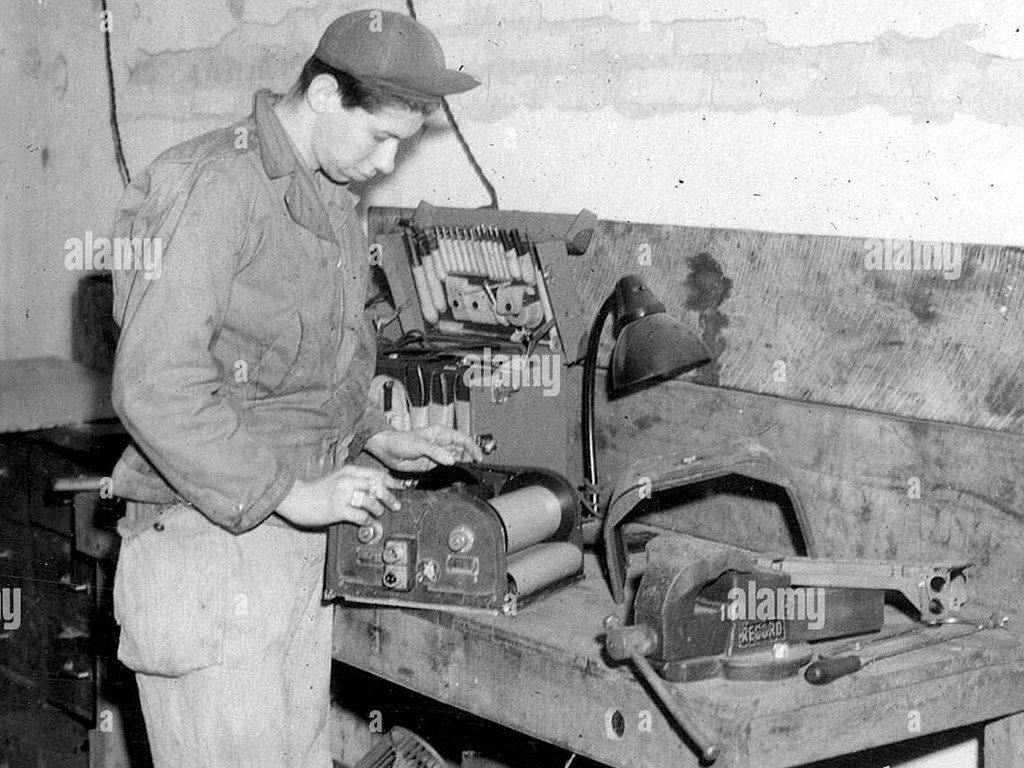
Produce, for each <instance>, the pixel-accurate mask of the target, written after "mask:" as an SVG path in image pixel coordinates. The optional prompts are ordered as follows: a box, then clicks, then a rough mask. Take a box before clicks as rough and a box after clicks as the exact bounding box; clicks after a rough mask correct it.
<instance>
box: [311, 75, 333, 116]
mask: <svg viewBox="0 0 1024 768" xmlns="http://www.w3.org/2000/svg"><path fill="white" fill-rule="evenodd" d="M306 104H307V105H308V106H309V108H310V109H311V110H312V111H313V112H315V113H316V114H322V113H324V112H337V111H338V110H339V109H340V108H341V94H340V93H339V92H338V83H337V81H336V80H335V79H334V78H333V77H331V76H330V75H326V74H322V75H317V76H316V77H314V78H313V81H312V82H311V83H310V84H309V88H307V89H306Z"/></svg>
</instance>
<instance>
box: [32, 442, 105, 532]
mask: <svg viewBox="0 0 1024 768" xmlns="http://www.w3.org/2000/svg"><path fill="white" fill-rule="evenodd" d="M30 459H31V463H32V478H31V486H30V489H29V520H31V522H32V524H33V525H37V526H39V527H41V528H46V529H47V530H50V531H53V532H55V533H60V534H62V535H64V536H67V537H68V538H71V537H72V536H73V535H74V533H75V520H74V506H73V501H74V496H73V495H72V494H69V493H64V494H57V493H54V491H53V481H54V480H57V479H60V478H66V477H80V476H87V475H90V474H92V473H90V472H89V471H88V470H86V469H84V468H83V467H82V465H81V464H79V463H77V462H75V461H73V460H71V459H69V458H67V457H65V456H63V455H61V454H59V453H57V452H55V451H52V450H49V449H47V448H46V447H45V446H42V445H32V446H31V453H30Z"/></svg>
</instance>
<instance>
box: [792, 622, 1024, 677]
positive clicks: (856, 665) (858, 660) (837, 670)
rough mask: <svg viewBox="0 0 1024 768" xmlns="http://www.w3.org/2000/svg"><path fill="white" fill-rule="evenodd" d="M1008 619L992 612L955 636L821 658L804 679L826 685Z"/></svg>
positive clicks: (992, 626)
mask: <svg viewBox="0 0 1024 768" xmlns="http://www.w3.org/2000/svg"><path fill="white" fill-rule="evenodd" d="M1006 621H1007V617H1006V616H1001V615H999V614H992V616H991V617H990V618H989V619H987V620H985V621H981V622H979V623H977V624H975V625H974V627H973V628H972V629H971V630H969V631H967V632H961V633H959V634H957V635H955V636H953V637H936V638H932V639H930V640H928V641H926V642H923V643H916V644H915V645H912V646H910V647H905V648H897V649H895V650H891V651H887V652H883V653H875V654H871V655H850V656H836V657H834V658H830V659H819V660H817V661H815V662H813V663H812V664H810V665H809V666H808V667H807V669H806V670H804V679H805V680H806V681H807V682H808V683H811V684H812V685H825V684H827V683H831V682H832V681H834V680H838V679H839V678H841V677H846V676H847V675H852V674H853V673H854V672H859V671H860V670H862V669H864V667H866V666H868V665H869V664H872V663H874V662H876V661H880V660H881V659H888V658H892V657H893V656H899V655H900V654H903V653H910V652H911V651H918V650H921V649H922V648H928V647H929V646H932V645H938V644H939V643H945V642H946V641H948V640H958V639H960V638H962V637H967V636H968V635H973V634H974V633H975V632H981V631H982V630H986V629H996V628H997V627H1003V626H1005V625H1006ZM879 642H882V641H879Z"/></svg>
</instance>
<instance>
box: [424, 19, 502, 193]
mask: <svg viewBox="0 0 1024 768" xmlns="http://www.w3.org/2000/svg"><path fill="white" fill-rule="evenodd" d="M405 5H406V7H407V8H408V9H409V16H411V17H412V18H413V19H415V18H416V8H415V6H414V5H413V0H405ZM441 108H442V109H444V114H445V117H447V118H448V122H449V123H450V124H451V126H452V130H454V131H455V138H456V139H457V140H458V142H459V146H461V147H462V151H463V153H464V154H465V155H466V159H467V160H469V164H470V165H471V166H472V168H473V171H474V172H475V173H476V176H477V178H478V179H480V183H481V184H483V185H484V189H486V190H487V195H488V197H490V198H491V202H490V203H489V204H488V205H486V206H484V207H485V208H493V209H494V210H498V208H499V207H500V206H499V205H498V193H497V191H496V190H495V189H494V185H493V184H491V181H490V179H488V178H487V174H486V173H484V169H483V168H481V167H480V163H479V162H477V159H476V156H475V155H474V154H473V150H472V149H471V148H470V146H469V142H467V141H466V137H465V136H463V135H462V129H461V128H460V127H459V123H458V121H457V120H456V119H455V115H454V114H452V108H451V107H450V106H448V99H446V98H444V97H443V96H442V97H441Z"/></svg>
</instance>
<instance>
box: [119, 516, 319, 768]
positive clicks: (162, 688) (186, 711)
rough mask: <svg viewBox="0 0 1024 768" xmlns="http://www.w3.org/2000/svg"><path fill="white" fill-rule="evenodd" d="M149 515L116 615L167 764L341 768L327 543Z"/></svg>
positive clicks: (132, 543) (277, 531)
mask: <svg viewBox="0 0 1024 768" xmlns="http://www.w3.org/2000/svg"><path fill="white" fill-rule="evenodd" d="M152 510H153V507H152V506H151V505H133V504H129V510H128V516H127V517H126V518H125V520H123V521H122V525H121V534H122V543H121V553H120V557H119V560H118V565H117V573H116V576H115V581H114V610H115V615H116V616H117V620H118V623H119V624H120V625H121V641H120V646H119V649H118V658H120V659H121V661H122V662H124V663H125V665H127V666H128V667H129V669H132V670H134V671H135V672H136V680H137V681H138V686H139V697H140V699H141V702H142V709H143V714H144V716H145V720H146V730H147V733H148V735H149V743H150V748H151V749H152V753H153V761H154V765H155V766H156V768H185V767H186V766H187V767H188V768H236V767H237V768H331V765H332V763H331V758H330V748H329V732H328V728H327V719H328V714H329V711H330V671H331V616H332V609H331V607H330V606H329V605H325V604H323V603H322V594H323V571H324V557H325V550H326V535H325V534H323V533H313V532H306V531H300V530H298V529H296V528H292V527H286V524H283V523H282V524H281V525H275V524H272V523H271V522H269V521H268V522H265V523H263V524H262V525H259V526H257V527H256V528H254V529H252V530H251V531H247V532H246V533H243V534H239V535H235V534H231V533H229V532H227V531H225V530H224V529H222V528H220V527H219V526H216V525H214V524H213V523H210V522H209V521H208V520H207V519H206V518H205V517H203V515H201V514H200V513H199V512H197V511H195V510H193V509H191V508H189V507H185V506H172V507H168V508H166V510H165V511H163V513H162V514H161V515H160V517H159V518H158V519H157V520H156V521H154V520H153V519H152V516H151V515H152ZM154 522H155V524H154Z"/></svg>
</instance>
